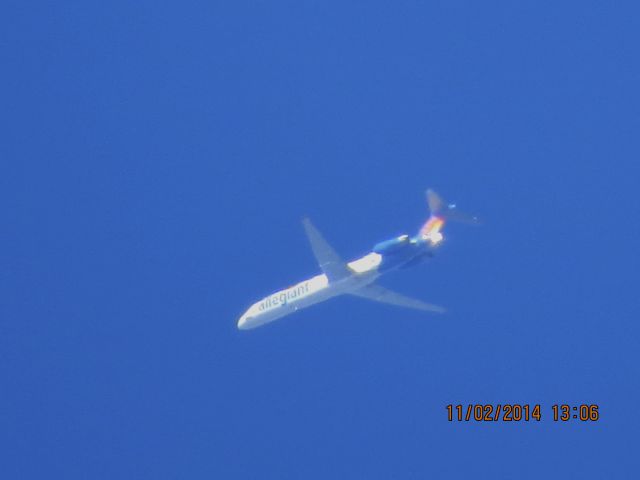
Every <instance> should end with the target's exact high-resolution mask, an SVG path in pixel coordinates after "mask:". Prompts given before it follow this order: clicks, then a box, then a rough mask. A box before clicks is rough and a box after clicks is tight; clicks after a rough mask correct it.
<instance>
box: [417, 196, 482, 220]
mask: <svg viewBox="0 0 640 480" xmlns="http://www.w3.org/2000/svg"><path fill="white" fill-rule="evenodd" d="M427 203H428V204H429V211H430V212H431V215H434V216H436V217H440V218H444V219H446V220H451V221H454V222H459V223H466V224H467V225H480V224H481V223H482V222H481V221H480V219H479V218H478V217H476V216H475V215H470V214H468V213H465V212H461V211H460V210H458V209H457V208H456V206H455V205H451V204H448V203H446V202H445V201H444V199H443V198H442V197H441V196H440V195H438V194H437V193H436V192H435V191H434V190H431V189H428V190H427Z"/></svg>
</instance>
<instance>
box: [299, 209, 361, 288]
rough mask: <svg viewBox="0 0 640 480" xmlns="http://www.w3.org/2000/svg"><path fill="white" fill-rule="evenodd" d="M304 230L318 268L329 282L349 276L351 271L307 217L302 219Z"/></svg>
mask: <svg viewBox="0 0 640 480" xmlns="http://www.w3.org/2000/svg"><path fill="white" fill-rule="evenodd" d="M302 225H303V226H304V231H305V233H306V234H307V237H308V238H309V243H310V244H311V250H313V254H314V255H315V257H316V260H318V263H319V264H320V268H321V269H322V271H323V272H324V274H325V275H326V276H327V278H328V279H329V281H330V282H333V281H335V280H339V279H341V278H345V277H349V276H351V271H350V270H349V269H348V268H347V265H346V263H344V261H343V260H342V259H341V258H340V256H339V255H338V254H337V253H336V251H335V250H334V249H333V248H332V247H331V245H329V244H328V243H327V241H326V240H325V239H324V237H323V236H322V234H321V233H320V232H319V231H318V229H317V228H316V227H314V225H313V223H311V220H309V219H308V218H306V217H305V218H303V219H302Z"/></svg>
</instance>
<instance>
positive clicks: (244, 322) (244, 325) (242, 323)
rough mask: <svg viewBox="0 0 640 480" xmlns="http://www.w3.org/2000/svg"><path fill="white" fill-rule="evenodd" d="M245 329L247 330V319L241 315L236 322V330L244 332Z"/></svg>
mask: <svg viewBox="0 0 640 480" xmlns="http://www.w3.org/2000/svg"><path fill="white" fill-rule="evenodd" d="M246 328H247V317H246V316H245V315H243V316H241V317H240V319H239V320H238V330H246Z"/></svg>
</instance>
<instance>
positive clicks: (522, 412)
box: [446, 403, 600, 422]
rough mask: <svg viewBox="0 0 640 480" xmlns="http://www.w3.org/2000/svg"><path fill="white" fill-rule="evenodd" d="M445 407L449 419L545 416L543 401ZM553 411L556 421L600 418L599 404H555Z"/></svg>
mask: <svg viewBox="0 0 640 480" xmlns="http://www.w3.org/2000/svg"><path fill="white" fill-rule="evenodd" d="M446 409H447V420H448V421H450V422H453V421H458V422H470V421H474V422H522V421H524V422H530V421H537V422H539V421H540V420H542V418H543V417H546V415H543V411H542V407H541V405H540V404H526V403H522V404H520V403H505V404H502V403H497V404H482V403H476V404H473V403H470V404H467V405H462V404H457V405H453V404H449V405H447V406H446ZM550 413H551V418H552V419H553V421H554V422H558V421H560V422H568V421H570V420H573V421H581V422H597V421H598V420H599V419H600V411H599V406H598V405H596V404H586V403H583V404H579V405H570V404H566V403H563V404H554V405H552V406H551V412H550Z"/></svg>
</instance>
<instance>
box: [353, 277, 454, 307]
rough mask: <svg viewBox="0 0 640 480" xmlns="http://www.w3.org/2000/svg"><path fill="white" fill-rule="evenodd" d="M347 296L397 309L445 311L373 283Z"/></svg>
mask: <svg viewBox="0 0 640 480" xmlns="http://www.w3.org/2000/svg"><path fill="white" fill-rule="evenodd" d="M349 295H355V296H356V297H361V298H366V299H368V300H373V301H374V302H382V303H389V304H391V305H396V306H398V307H406V308H413V309H416V310H423V311H426V312H436V313H444V312H446V309H445V308H444V307H440V306H438V305H433V304H431V303H426V302H423V301H422V300H416V299H414V298H410V297H406V296H404V295H402V294H400V293H396V292H393V291H391V290H388V289H386V288H384V287H381V286H380V285H376V284H374V283H372V284H369V285H367V286H365V287H362V288H360V289H359V290H354V291H353V292H349Z"/></svg>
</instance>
